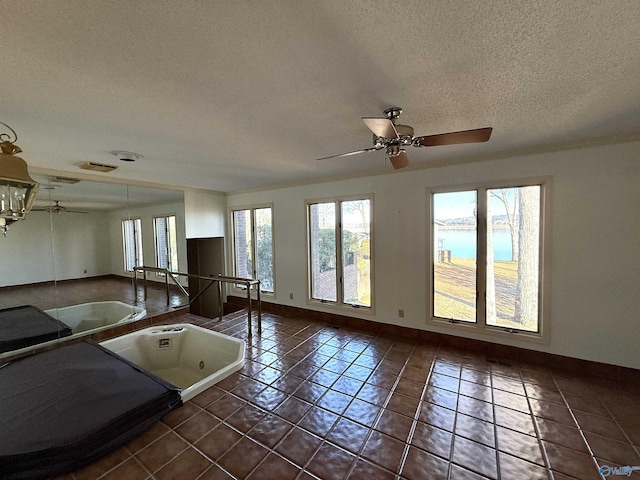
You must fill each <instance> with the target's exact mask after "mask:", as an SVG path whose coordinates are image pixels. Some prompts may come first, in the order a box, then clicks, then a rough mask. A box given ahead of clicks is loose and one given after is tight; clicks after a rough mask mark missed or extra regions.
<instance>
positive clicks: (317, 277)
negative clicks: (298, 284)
mask: <svg viewBox="0 0 640 480" xmlns="http://www.w3.org/2000/svg"><path fill="white" fill-rule="evenodd" d="M309 230H310V245H309V248H310V250H311V298H315V299H317V300H327V301H332V302H335V301H337V300H338V293H337V292H338V289H337V278H336V275H337V274H336V264H337V254H336V212H335V204H334V203H333V202H332V203H316V204H312V205H309Z"/></svg>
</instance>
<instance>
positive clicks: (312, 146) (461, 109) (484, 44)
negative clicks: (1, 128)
mask: <svg viewBox="0 0 640 480" xmlns="http://www.w3.org/2000/svg"><path fill="white" fill-rule="evenodd" d="M0 18H2V28H1V29H0V52H1V55H2V56H1V61H2V64H1V65H2V66H1V72H2V73H1V77H0V78H1V79H2V80H1V84H0V121H3V122H5V123H7V124H9V125H11V126H12V127H13V128H14V129H15V130H16V131H17V132H18V136H19V141H18V142H17V143H18V145H20V146H21V147H22V149H23V154H22V157H23V158H24V159H25V160H27V162H28V163H29V165H30V166H31V167H32V168H33V169H35V170H36V171H42V170H44V169H51V170H56V171H61V172H67V173H68V174H69V175H70V176H72V175H73V174H74V173H78V172H84V171H83V170H80V169H79V168H78V165H79V164H81V163H83V162H85V161H93V162H99V163H110V164H116V165H118V166H119V168H118V170H116V171H115V172H112V173H110V174H102V175H103V176H109V177H117V178H122V179H126V180H130V181H145V182H154V183H158V184H167V185H174V186H183V187H193V188H202V189H208V190H215V191H224V192H230V191H238V190H245V189H253V188H260V187H266V186H273V185H282V184H290V183H296V182H308V181H314V180H320V179H324V178H331V177H336V176H351V175H361V174H363V173H378V172H379V171H380V170H381V169H385V171H386V172H388V173H389V174H394V173H395V172H394V171H393V169H392V168H391V167H390V166H389V165H385V156H384V153H383V152H375V153H368V154H363V155H358V156H351V157H346V158H336V159H332V160H325V161H321V162H318V161H316V160H315V159H316V158H318V157H323V156H327V155H332V154H338V153H342V152H348V151H351V150H358V149H361V148H365V147H369V146H371V134H370V132H369V130H368V129H367V128H366V127H365V126H364V124H363V123H362V122H361V121H360V117H362V116H378V115H381V114H382V110H384V109H385V108H387V107H390V106H400V107H403V108H404V114H403V116H402V117H401V121H402V123H406V124H409V125H412V126H413V127H414V128H415V131H416V134H417V135H427V134H436V133H441V132H447V131H457V130H466V129H472V128H479V127H486V126H492V127H493V128H494V131H493V136H492V138H491V140H490V141H489V142H488V143H483V144H471V145H457V146H444V147H432V148H420V149H418V148H411V149H410V150H409V152H408V153H409V155H410V158H411V161H412V165H411V167H409V168H420V167H425V166H429V165H436V164H442V163H446V162H460V161H473V160H477V159H478V158H487V157H488V156H493V155H504V154H512V153H516V152H520V151H531V150H536V149H548V148H556V147H558V146H562V145H567V144H570V145H573V144H581V143H585V142H587V143H588V142H607V141H615V140H616V139H630V138H637V137H636V136H637V135H639V132H640V2H638V1H637V0H628V1H615V0H603V1H586V0H584V1H577V0H573V1H570V0H563V1H561V2H559V1H557V0H549V1H532V0H505V1H482V2H480V1H474V2H469V1H451V0H447V1H432V0H397V1H393V2H389V1H385V2H381V1H371V0H353V1H350V0H322V1H306V0H303V1H286V0H284V1H242V0H233V1H221V0H220V1H196V0H173V1H170V0H147V1H145V0H139V1H121V0H112V1H108V0H95V1H86V0H42V1H31V0H3V1H2V2H0ZM112 150H128V151H133V152H137V153H139V154H142V155H143V156H144V158H143V159H141V160H139V161H137V162H135V163H125V162H120V161H119V160H117V159H116V158H115V157H114V156H113V155H111V154H110V153H109V152H110V151H112ZM98 176H99V175H98Z"/></svg>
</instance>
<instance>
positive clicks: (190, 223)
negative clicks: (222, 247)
mask: <svg viewBox="0 0 640 480" xmlns="http://www.w3.org/2000/svg"><path fill="white" fill-rule="evenodd" d="M226 202H227V199H226V196H225V195H224V194H221V193H204V192H192V191H185V192H184V210H185V227H186V235H187V238H209V237H224V236H225V214H226Z"/></svg>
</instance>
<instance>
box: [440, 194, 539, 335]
mask: <svg viewBox="0 0 640 480" xmlns="http://www.w3.org/2000/svg"><path fill="white" fill-rule="evenodd" d="M543 200H544V183H543V182H539V183H536V184H526V185H518V186H511V185H507V186H502V185H499V186H493V185H491V186H486V187H485V186H483V187H478V188H474V189H469V190H458V191H437V192H432V193H431V212H432V217H431V219H432V220H431V231H432V233H433V237H432V255H430V260H431V265H432V269H431V273H432V278H431V279H432V282H431V285H432V292H431V299H432V302H431V307H432V308H431V313H432V317H433V318H435V319H441V320H448V321H450V322H453V323H465V324H468V325H476V326H479V327H491V328H501V329H503V330H506V331H510V332H531V333H540V332H541V318H542V314H541V312H542V308H541V307H542V288H541V285H542V281H541V280H542V273H543V272H542V264H543V262H542V261H541V260H542V254H543V252H542V245H543V242H542V232H543V226H544V223H543V219H544V215H543V213H544V209H543Z"/></svg>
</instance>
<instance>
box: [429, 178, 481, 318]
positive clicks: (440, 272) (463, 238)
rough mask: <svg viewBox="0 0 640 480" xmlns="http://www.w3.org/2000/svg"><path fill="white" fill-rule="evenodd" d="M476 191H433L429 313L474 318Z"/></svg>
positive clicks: (437, 315) (442, 316)
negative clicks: (431, 307)
mask: <svg viewBox="0 0 640 480" xmlns="http://www.w3.org/2000/svg"><path fill="white" fill-rule="evenodd" d="M476 214H477V199H476V191H475V190H473V191H466V192H450V193H436V194H434V195H433V218H434V222H433V232H434V239H433V246H434V247H433V248H434V251H433V290H434V291H433V314H434V316H435V317H441V318H448V319H453V320H461V321H464V322H475V321H476V291H477V286H476V272H477V259H476V256H477V254H476V252H477V249H476V243H477V220H476V218H477V215H476Z"/></svg>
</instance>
